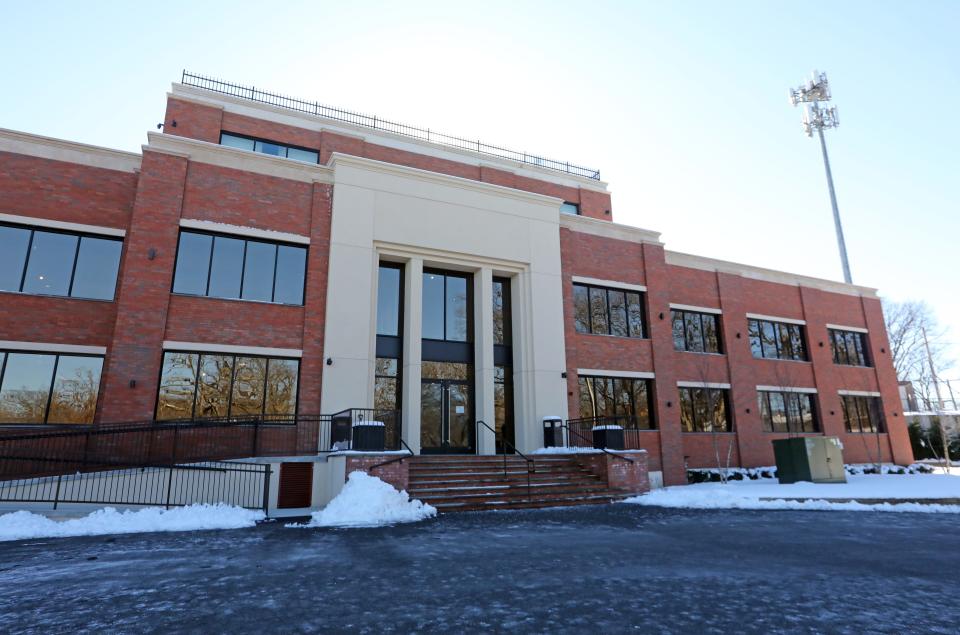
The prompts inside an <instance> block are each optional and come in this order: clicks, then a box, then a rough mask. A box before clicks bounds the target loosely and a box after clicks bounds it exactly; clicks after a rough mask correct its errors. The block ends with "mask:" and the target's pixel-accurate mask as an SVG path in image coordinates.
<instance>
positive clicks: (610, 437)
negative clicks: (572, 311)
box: [593, 424, 623, 450]
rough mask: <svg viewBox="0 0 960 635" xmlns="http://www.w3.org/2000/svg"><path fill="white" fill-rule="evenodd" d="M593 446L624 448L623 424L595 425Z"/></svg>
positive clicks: (614, 448) (612, 448)
mask: <svg viewBox="0 0 960 635" xmlns="http://www.w3.org/2000/svg"><path fill="white" fill-rule="evenodd" d="M593 447H595V448H606V449H608V450H622V449H623V426H618V425H616V424H605V425H599V426H593Z"/></svg>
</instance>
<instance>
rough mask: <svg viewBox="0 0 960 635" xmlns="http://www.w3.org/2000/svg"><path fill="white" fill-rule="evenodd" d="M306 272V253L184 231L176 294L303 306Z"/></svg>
mask: <svg viewBox="0 0 960 635" xmlns="http://www.w3.org/2000/svg"><path fill="white" fill-rule="evenodd" d="M306 271H307V250H306V248H304V247H297V246H293V245H285V244H279V243H271V242H264V241H259V240H245V239H243V238H234V237H231V236H220V235H212V234H201V233H197V232H188V231H182V232H180V245H179V247H178V248H177V265H176V269H175V270H174V274H173V292H174V293H182V294H186V295H205V296H210V297H214V298H231V299H241V300H255V301H258V302H275V303H277V304H295V305H302V304H303V286H304V281H305V280H306Z"/></svg>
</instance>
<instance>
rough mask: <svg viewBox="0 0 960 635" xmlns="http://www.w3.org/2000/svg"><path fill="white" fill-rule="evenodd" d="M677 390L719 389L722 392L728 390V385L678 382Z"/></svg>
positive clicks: (708, 382) (707, 382) (705, 382)
mask: <svg viewBox="0 0 960 635" xmlns="http://www.w3.org/2000/svg"><path fill="white" fill-rule="evenodd" d="M677 388H719V389H722V390H730V384H724V383H717V382H710V381H678V382H677Z"/></svg>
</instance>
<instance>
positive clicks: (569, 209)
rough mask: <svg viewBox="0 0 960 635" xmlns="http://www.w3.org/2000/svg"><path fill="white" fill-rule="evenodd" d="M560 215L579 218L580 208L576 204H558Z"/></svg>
mask: <svg viewBox="0 0 960 635" xmlns="http://www.w3.org/2000/svg"><path fill="white" fill-rule="evenodd" d="M560 213H561V214H569V215H570V216H579V215H580V206H579V205H578V204H577V203H567V202H563V203H561V204H560Z"/></svg>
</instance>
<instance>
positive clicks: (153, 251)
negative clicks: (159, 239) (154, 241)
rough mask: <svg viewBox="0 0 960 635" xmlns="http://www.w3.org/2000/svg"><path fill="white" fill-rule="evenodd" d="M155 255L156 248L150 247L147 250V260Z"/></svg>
mask: <svg viewBox="0 0 960 635" xmlns="http://www.w3.org/2000/svg"><path fill="white" fill-rule="evenodd" d="M156 257H157V250H156V249H154V248H153V247H151V248H150V249H148V250H147V260H153V259H154V258H156Z"/></svg>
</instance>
